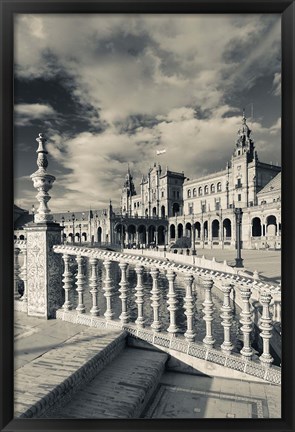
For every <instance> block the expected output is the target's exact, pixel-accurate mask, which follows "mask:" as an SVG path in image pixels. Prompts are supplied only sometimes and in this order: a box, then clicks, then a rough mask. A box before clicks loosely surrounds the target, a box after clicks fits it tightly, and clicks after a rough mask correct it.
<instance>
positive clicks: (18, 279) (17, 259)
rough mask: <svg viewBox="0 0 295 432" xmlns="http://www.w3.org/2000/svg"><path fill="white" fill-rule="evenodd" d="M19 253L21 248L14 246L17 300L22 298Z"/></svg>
mask: <svg viewBox="0 0 295 432" xmlns="http://www.w3.org/2000/svg"><path fill="white" fill-rule="evenodd" d="M19 253H20V249H19V248H18V247H15V248H14V298H15V300H18V299H19V298H20V293H19V292H18V285H19V281H20V277H19V274H20V265H19Z"/></svg>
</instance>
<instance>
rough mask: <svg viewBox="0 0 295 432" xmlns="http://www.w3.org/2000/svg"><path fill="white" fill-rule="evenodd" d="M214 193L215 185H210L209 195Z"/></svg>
mask: <svg viewBox="0 0 295 432" xmlns="http://www.w3.org/2000/svg"><path fill="white" fill-rule="evenodd" d="M214 192H215V184H212V185H211V193H214Z"/></svg>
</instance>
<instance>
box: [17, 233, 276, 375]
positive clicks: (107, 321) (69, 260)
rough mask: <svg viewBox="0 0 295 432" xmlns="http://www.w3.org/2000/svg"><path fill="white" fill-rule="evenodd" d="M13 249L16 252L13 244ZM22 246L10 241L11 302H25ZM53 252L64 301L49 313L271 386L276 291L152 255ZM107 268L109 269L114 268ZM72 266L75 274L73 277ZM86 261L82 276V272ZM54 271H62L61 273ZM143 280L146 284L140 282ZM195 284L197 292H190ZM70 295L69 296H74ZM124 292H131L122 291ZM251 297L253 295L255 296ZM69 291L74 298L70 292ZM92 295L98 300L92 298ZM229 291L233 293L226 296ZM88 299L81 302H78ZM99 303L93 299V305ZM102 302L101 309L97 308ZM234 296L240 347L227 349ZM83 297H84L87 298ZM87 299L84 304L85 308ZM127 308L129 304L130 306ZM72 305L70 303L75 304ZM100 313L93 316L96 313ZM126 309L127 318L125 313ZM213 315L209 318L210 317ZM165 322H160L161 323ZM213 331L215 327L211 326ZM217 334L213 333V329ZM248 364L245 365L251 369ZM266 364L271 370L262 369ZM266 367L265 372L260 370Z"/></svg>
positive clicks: (64, 249) (81, 250)
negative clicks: (163, 284) (254, 335)
mask: <svg viewBox="0 0 295 432" xmlns="http://www.w3.org/2000/svg"><path fill="white" fill-rule="evenodd" d="M20 246H21V247H20ZM25 251H26V248H25V242H24V244H22V245H20V244H19V241H16V242H15V279H14V280H15V285H14V286H15V299H16V300H15V303H18V304H19V303H23V304H24V303H26V302H27V301H29V299H28V298H27V295H26V289H24V293H23V296H22V297H21V298H20V296H19V292H18V291H17V289H16V286H17V285H16V284H17V283H18V282H19V281H20V280H22V277H23V278H24V279H23V280H24V282H25V276H26V272H25V271H24V269H23V270H22V271H21V270H20V265H19V257H20V256H22V255H23V262H24V264H25ZM53 251H54V253H56V254H61V256H62V259H63V263H64V266H63V274H62V276H63V279H62V287H61V290H63V291H64V304H63V306H62V308H61V309H59V310H57V312H56V317H57V318H62V319H66V320H68V321H71V322H77V323H81V324H86V325H95V326H101V327H109V328H122V329H124V330H127V331H128V332H129V333H130V334H131V335H133V336H135V337H137V338H139V339H142V340H145V341H147V342H149V343H152V344H154V345H155V346H159V347H165V349H166V348H167V347H168V346H169V347H174V348H175V347H177V350H180V351H181V350H182V351H183V352H185V353H187V354H190V355H192V356H197V357H199V358H200V357H202V356H204V358H205V359H206V360H210V359H211V361H213V360H212V359H214V361H217V362H220V364H224V365H227V367H229V366H228V365H231V366H230V367H231V368H234V369H236V370H240V371H246V370H248V369H249V370H251V374H252V375H255V374H256V376H259V377H260V378H261V379H266V377H268V379H267V380H268V381H270V382H275V383H279V381H280V377H279V375H280V374H279V371H278V370H277V369H278V368H277V367H274V366H272V363H273V358H272V356H271V354H270V341H271V338H272V331H273V321H274V320H277V319H278V318H279V315H280V292H279V290H278V289H277V288H275V289H273V290H272V289H270V287H269V286H266V285H265V284H258V283H257V282H255V281H253V279H247V278H241V277H239V276H233V275H228V274H225V273H220V272H213V271H211V272H210V271H208V270H204V269H201V268H197V267H195V266H190V265H182V264H179V263H174V262H171V261H163V260H156V259H152V258H147V257H142V256H135V255H132V254H125V253H124V254H122V253H118V252H111V251H106V250H101V249H92V248H84V247H78V246H69V245H56V246H53ZM99 261H100V262H102V265H103V274H102V275H101V277H102V283H101V284H99V283H98V280H99V279H98V263H99ZM114 263H115V264H114ZM73 264H75V269H76V271H75V274H74V272H73ZM85 264H87V268H88V271H87V274H86V272H85ZM112 265H115V266H118V267H117V270H118V271H119V272H120V278H121V279H120V282H119V284H118V286H117V285H116V284H115V282H114V280H113V279H114V278H113V275H112V271H111V267H112ZM130 268H132V269H133V271H134V275H135V277H136V283H133V286H131V283H130V282H129V280H128V271H129V269H130ZM61 271H62V269H61ZM147 275H149V278H150V279H149V280H150V282H149V283H150V291H149V293H148V294H147V292H146V290H145V289H144V283H143V279H144V278H146V277H147ZM163 277H164V278H166V279H167V282H168V284H167V285H168V290H167V295H166V297H165V296H164V295H163V292H161V288H160V286H159V278H163ZM178 279H181V280H182V281H183V284H184V289H183V295H182V300H181V303H182V305H180V304H179V299H178V297H177V295H176V291H175V281H177V280H178ZM145 283H146V280H145ZM196 286H198V290H197V289H196ZM213 286H215V287H216V286H219V288H220V290H221V296H222V298H223V303H222V306H221V308H220V314H219V315H220V319H221V322H220V321H219V323H217V321H216V318H214V317H213V312H214V309H215V304H214V296H212V287H213ZM75 292H76V294H75ZM131 292H132V295H130V293H131ZM253 292H255V296H257V295H258V296H260V297H261V298H259V301H260V305H261V306H262V314H261V319H260V320H259V330H260V331H261V334H260V336H259V337H261V341H262V344H261V345H262V347H263V349H262V352H261V355H260V357H259V359H258V357H257V355H255V354H256V353H255V352H254V351H253V349H252V347H251V338H250V335H251V332H252V329H253V327H254V319H253V311H252V309H253V307H252V302H251V295H252V293H253ZM257 293H258V294H257ZM74 294H75V295H74ZM99 294H100V295H99ZM233 294H234V295H233ZM197 295H201V296H203V297H201V298H202V299H204V301H203V308H202V310H199V311H196V308H195V306H196V296H197ZM86 296H88V305H87V306H86V305H85V298H86ZM99 298H100V300H98V299H99ZM102 298H104V304H101V303H100V302H102ZM115 298H119V299H120V301H121V302H120V308H121V309H120V312H121V313H120V314H117V315H116V316H115V313H114V309H113V301H114V300H115ZM234 298H238V299H240V304H241V306H242V310H241V313H240V317H236V319H237V318H238V319H239V321H240V335H241V339H242V341H243V343H242V345H243V346H242V348H241V347H239V348H237V347H235V346H234V344H233V334H232V333H233V331H232V325H233V301H232V300H233V299H234ZM89 299H90V300H89ZM89 302H90V303H91V304H90V306H89ZM130 302H131V303H133V304H131V303H130ZM75 303H76V304H75ZM163 303H166V306H165V308H166V309H165V310H166V312H165V313H166V320H165V323H164V322H163V319H162V318H161V314H160V309H161V308H162V307H163ZM147 304H148V305H149V307H150V311H151V313H150V317H148V316H145V306H146V305H147ZM102 309H104V310H105V313H104V315H103V316H101V314H100V311H101V310H102ZM131 309H132V313H130V312H131ZM179 315H181V316H182V322H184V323H185V329H183V330H182V331H180V329H179V326H178V321H177V318H178V319H179ZM196 317H197V318H198V322H199V323H200V320H203V323H204V328H205V337H204V336H202V337H201V338H200V337H199V335H198V331H199V327H198V325H196V323H195V321H196ZM215 317H216V315H215ZM167 323H168V324H167ZM217 326H219V329H217ZM222 327H223V330H222V332H223V335H224V336H223V341H220V338H219V342H218V344H217V343H216V340H215V332H216V331H217V330H220V329H221V328H222ZM219 333H220V331H219ZM249 365H252V366H251V368H250V366H249ZM270 366H272V367H271V368H270ZM266 370H271V371H272V372H271V373H270V372H265V371H266ZM278 374H279V375H278Z"/></svg>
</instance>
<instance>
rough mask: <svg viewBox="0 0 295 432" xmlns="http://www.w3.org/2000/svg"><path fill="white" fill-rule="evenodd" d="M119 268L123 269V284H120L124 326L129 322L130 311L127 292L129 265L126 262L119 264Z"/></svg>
mask: <svg viewBox="0 0 295 432" xmlns="http://www.w3.org/2000/svg"><path fill="white" fill-rule="evenodd" d="M119 267H120V269H121V282H120V283H119V285H120V287H121V288H120V289H119V291H120V293H121V295H120V299H121V302H122V313H121V315H120V317H119V318H120V320H121V323H122V325H123V324H126V323H128V321H129V315H128V311H127V292H128V289H127V288H128V282H127V279H126V270H127V267H128V264H127V263H126V262H120V263H119Z"/></svg>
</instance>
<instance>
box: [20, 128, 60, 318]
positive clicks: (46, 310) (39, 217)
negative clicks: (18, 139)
mask: <svg viewBox="0 0 295 432" xmlns="http://www.w3.org/2000/svg"><path fill="white" fill-rule="evenodd" d="M36 141H37V142H38V145H39V146H38V149H37V154H38V158H37V166H38V170H37V171H36V172H34V173H33V174H32V175H31V179H32V181H33V185H34V187H35V188H36V189H37V191H38V194H37V199H38V201H39V204H40V205H39V208H38V210H37V212H36V213H35V215H34V223H31V224H28V225H26V227H25V230H26V237H27V296H28V315H32V316H38V317H45V318H50V317H54V316H55V311H56V310H57V309H59V308H60V307H61V306H62V304H63V296H62V257H61V255H60V254H55V253H54V252H53V246H54V245H59V244H60V243H61V231H62V227H61V226H60V225H59V224H56V223H53V222H52V220H53V216H52V215H51V214H50V209H49V208H48V206H47V203H48V201H49V200H50V196H49V194H48V191H49V190H50V189H51V188H52V184H53V182H54V181H55V177H54V176H52V175H50V174H48V173H47V171H46V170H47V166H48V161H47V154H48V152H47V150H46V148H45V143H46V138H45V137H44V135H43V134H39V137H38V138H37V140H36Z"/></svg>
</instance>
